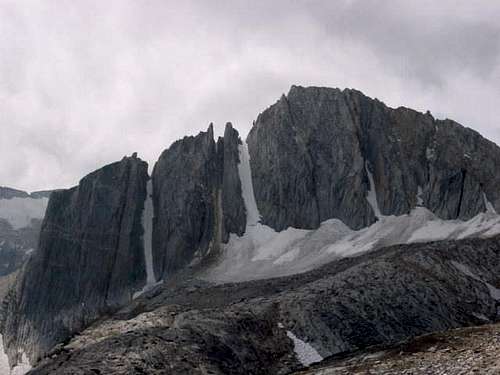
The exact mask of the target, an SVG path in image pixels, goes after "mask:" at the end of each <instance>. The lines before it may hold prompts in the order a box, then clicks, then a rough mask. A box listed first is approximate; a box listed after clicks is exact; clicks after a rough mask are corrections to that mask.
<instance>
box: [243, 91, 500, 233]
mask: <svg viewBox="0 0 500 375" xmlns="http://www.w3.org/2000/svg"><path fill="white" fill-rule="evenodd" d="M247 142H248V145H249V152H250V156H251V166H252V176H253V182H254V191H255V195H256V200H257V205H258V207H259V209H260V212H261V214H262V216H263V222H264V223H265V224H267V225H269V226H271V227H273V228H275V229H277V230H282V229H284V228H286V227H288V226H293V227H297V228H316V227H318V225H319V223H320V222H322V221H324V220H327V219H330V218H338V219H341V220H342V221H343V222H344V223H346V224H347V225H349V226H350V227H351V228H354V229H359V228H361V227H364V226H367V225H369V224H371V223H373V222H374V221H375V216H374V212H373V210H372V208H371V207H370V205H369V204H368V203H367V201H366V196H367V193H368V190H369V189H370V184H369V181H368V173H367V171H369V172H371V173H372V175H373V178H374V184H375V190H376V193H377V201H378V205H379V207H380V210H381V213H382V214H385V215H401V214H405V213H407V212H408V211H409V210H410V209H411V208H413V207H415V206H416V204H417V202H418V200H419V198H421V199H422V200H423V205H424V206H426V207H428V208H429V209H431V210H432V211H433V212H435V213H436V214H437V215H438V216H439V217H441V218H443V219H456V218H460V219H469V218H471V217H473V216H475V215H476V214H478V213H479V212H482V211H485V209H486V207H485V203H484V199H483V193H484V194H485V196H486V198H487V199H488V200H489V201H490V202H491V203H492V204H493V206H494V207H496V208H497V210H498V208H500V191H499V190H498V188H497V187H498V186H500V176H499V175H498V173H496V172H495V165H496V166H498V165H500V148H498V146H496V145H495V144H494V143H492V142H490V141H488V140H486V139H484V138H483V137H481V136H480V135H479V134H478V133H476V132H475V131H473V130H471V129H468V128H464V127H462V126H461V125H459V124H457V123H455V122H453V121H451V120H444V121H442V120H436V119H434V118H433V117H432V116H431V115H430V114H422V113H419V112H416V111H413V110H410V109H407V108H398V109H391V108H388V107H386V106H385V105H384V104H383V103H381V102H379V101H378V100H373V99H370V98H368V97H366V96H364V95H363V94H362V93H360V92H358V91H355V90H343V91H341V90H338V89H329V88H318V87H309V88H303V87H297V86H293V87H292V88H291V90H290V92H289V94H288V96H282V98H281V99H280V100H279V101H278V102H277V103H276V104H274V105H273V106H271V107H270V108H269V109H267V110H266V111H264V112H263V113H262V114H260V115H259V117H258V118H257V121H256V123H255V125H254V127H253V128H252V130H251V131H250V134H249V136H248V139H247ZM419 188H420V189H421V191H422V193H421V196H420V197H419V196H418V192H419Z"/></svg>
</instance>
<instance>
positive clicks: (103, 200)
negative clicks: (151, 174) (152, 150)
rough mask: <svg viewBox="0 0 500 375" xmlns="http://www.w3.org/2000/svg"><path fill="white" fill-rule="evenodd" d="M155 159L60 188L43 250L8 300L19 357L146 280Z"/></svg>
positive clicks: (79, 325)
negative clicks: (147, 208) (146, 217)
mask: <svg viewBox="0 0 500 375" xmlns="http://www.w3.org/2000/svg"><path fill="white" fill-rule="evenodd" d="M147 180H148V175H147V163H145V162H143V161H141V160H140V159H138V158H124V159H122V160H121V161H120V162H116V163H113V164H110V165H107V166H105V167H103V168H101V169H99V170H97V171H95V172H93V173H91V174H89V175H87V176H86V177H84V178H83V179H82V180H81V181H80V183H79V185H78V186H76V187H74V188H71V189H67V190H59V191H55V192H53V193H52V195H51V198H50V202H49V205H48V208H47V212H46V215H45V219H44V222H43V225H42V231H41V235H40V242H39V248H38V250H37V251H36V252H35V253H33V255H32V256H31V257H30V259H29V260H28V262H27V264H26V265H25V267H24V268H23V271H22V274H21V277H20V278H19V279H18V282H17V283H16V284H15V285H14V287H13V289H11V290H10V292H9V294H8V296H7V297H6V299H5V301H4V306H3V319H2V322H1V325H2V327H1V330H2V332H3V338H4V347H6V349H7V353H8V355H9V357H10V359H11V362H12V363H15V362H17V356H18V355H19V353H20V352H21V351H24V352H25V353H26V354H27V355H28V356H29V358H30V359H31V360H36V359H37V358H39V357H41V356H43V355H44V354H45V353H46V352H47V351H48V350H49V349H51V348H52V347H53V346H54V345H55V344H57V343H58V342H61V341H63V340H65V339H66V338H67V337H69V336H70V335H72V334H73V333H75V332H78V331H80V330H81V329H83V328H84V327H86V326H87V325H88V324H89V323H90V322H92V321H93V320H95V319H96V318H97V317H99V316H101V315H102V314H103V313H105V312H109V311H112V310H113V309H115V308H117V307H120V306H122V305H123V304H125V303H127V302H129V301H130V300H131V298H132V294H133V292H134V291H136V290H137V289H139V288H140V287H141V286H142V285H143V284H144V283H145V278H146V275H145V270H144V268H145V267H144V251H143V247H142V235H143V233H142V231H143V229H142V224H141V215H142V210H143V205H144V200H145V197H146V182H147Z"/></svg>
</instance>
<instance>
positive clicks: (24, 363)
mask: <svg viewBox="0 0 500 375" xmlns="http://www.w3.org/2000/svg"><path fill="white" fill-rule="evenodd" d="M29 370H31V366H30V364H29V362H28V359H27V358H26V355H25V354H24V353H22V354H21V362H20V363H18V364H17V366H15V367H14V368H13V369H11V368H10V366H9V358H8V357H7V354H5V352H4V348H3V337H2V335H0V374H2V375H24V374H26V373H27V372H28V371H29Z"/></svg>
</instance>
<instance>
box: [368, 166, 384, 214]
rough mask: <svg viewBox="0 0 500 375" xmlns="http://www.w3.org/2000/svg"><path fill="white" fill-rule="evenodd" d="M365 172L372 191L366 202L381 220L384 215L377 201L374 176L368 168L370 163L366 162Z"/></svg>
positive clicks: (369, 192) (369, 191)
mask: <svg viewBox="0 0 500 375" xmlns="http://www.w3.org/2000/svg"><path fill="white" fill-rule="evenodd" d="M365 170H366V173H367V174H368V180H369V181H370V190H368V194H367V195H366V200H367V201H368V203H369V204H370V206H371V207H372V209H373V213H374V214H375V217H376V218H381V217H382V213H381V211H380V207H379V205H378V201H377V191H376V190H375V182H374V181H373V175H372V173H371V172H370V169H369V168H368V162H365Z"/></svg>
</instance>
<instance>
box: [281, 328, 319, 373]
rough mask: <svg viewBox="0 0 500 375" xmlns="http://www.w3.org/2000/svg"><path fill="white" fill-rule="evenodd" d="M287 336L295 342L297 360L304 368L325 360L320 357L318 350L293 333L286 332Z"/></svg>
mask: <svg viewBox="0 0 500 375" xmlns="http://www.w3.org/2000/svg"><path fill="white" fill-rule="evenodd" d="M286 335H287V336H288V337H289V338H290V339H291V340H292V341H293V346H294V351H295V354H296V355H297V359H298V360H299V361H300V363H302V364H303V365H304V366H309V365H311V364H313V363H316V362H321V361H322V360H323V357H322V356H320V355H319V353H318V352H317V350H316V349H314V348H313V347H312V346H311V345H310V344H308V343H307V342H305V341H302V340H301V339H299V338H298V337H297V336H295V335H294V334H293V333H292V332H291V331H286Z"/></svg>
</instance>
